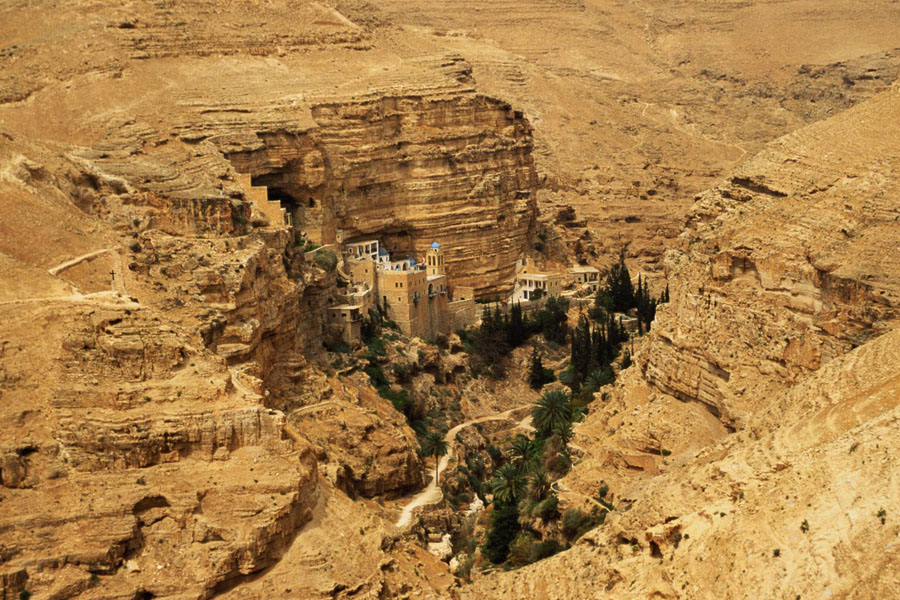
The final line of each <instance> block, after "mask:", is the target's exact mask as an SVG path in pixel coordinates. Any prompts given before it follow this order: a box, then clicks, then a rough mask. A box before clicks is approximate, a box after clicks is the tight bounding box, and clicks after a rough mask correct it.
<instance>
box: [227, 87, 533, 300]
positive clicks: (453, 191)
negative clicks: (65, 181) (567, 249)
mask: <svg viewBox="0 0 900 600" xmlns="http://www.w3.org/2000/svg"><path fill="white" fill-rule="evenodd" d="M311 116H312V119H313V120H314V121H315V124H316V125H315V127H313V128H310V129H308V130H305V131H303V132H302V133H294V134H290V133H288V132H286V131H281V132H266V131H261V132H259V133H257V134H256V135H255V136H253V137H252V139H251V140H250V141H249V143H248V144H247V145H249V146H250V148H249V149H247V150H243V149H241V142H242V140H241V139H236V138H234V137H229V136H227V135H226V136H222V137H217V138H216V139H215V141H216V142H217V143H220V144H223V148H224V149H225V150H226V151H227V156H228V158H229V159H230V160H231V162H232V164H233V165H234V166H235V168H236V169H237V170H238V171H239V172H242V173H250V174H251V175H253V179H254V182H255V183H257V184H261V185H266V186H268V187H269V190H270V193H272V194H275V195H277V196H279V197H282V198H285V201H284V203H285V205H286V206H289V207H292V210H293V213H294V215H295V224H296V226H297V228H298V229H300V230H302V231H305V232H306V233H307V234H308V235H309V237H310V239H311V240H313V241H314V242H317V243H333V242H334V241H335V240H336V236H340V237H341V239H343V240H347V241H351V240H360V239H367V238H372V237H374V238H378V239H381V240H382V241H383V242H384V244H385V245H386V246H387V248H388V249H389V250H391V251H392V252H394V253H397V254H398V255H400V256H403V255H404V254H409V255H413V256H417V257H418V256H421V255H424V253H425V250H426V249H427V248H428V246H429V245H430V244H431V243H432V242H434V241H437V242H439V243H440V244H441V245H442V246H443V247H444V248H446V249H447V269H448V273H449V275H450V277H451V278H452V280H453V282H454V283H455V284H458V285H470V286H473V287H475V288H476V290H477V293H478V294H479V295H481V296H487V295H491V294H494V293H498V292H499V291H500V290H505V289H507V288H508V287H509V285H510V282H511V281H512V278H513V277H514V275H515V271H514V269H515V261H516V260H517V259H518V257H519V256H520V255H521V254H522V252H524V251H525V250H526V249H527V248H528V246H529V243H530V240H531V238H532V237H533V235H534V226H535V221H536V216H537V211H536V201H535V192H536V188H537V179H536V175H535V169H534V163H533V161H532V157H531V151H532V133H531V127H530V125H529V124H528V122H527V121H526V120H525V119H524V118H523V117H522V115H521V113H517V112H516V111H514V110H513V109H512V107H510V106H509V105H508V104H506V103H504V102H501V101H498V100H495V99H493V98H488V97H484V96H480V95H475V94H470V93H467V92H462V93H459V94H456V95H446V94H443V95H435V94H426V95H416V96H395V97H378V98H369V99H355V98H354V99H350V100H348V101H346V102H330V103H327V104H317V105H314V106H312V107H311ZM244 143H247V142H244Z"/></svg>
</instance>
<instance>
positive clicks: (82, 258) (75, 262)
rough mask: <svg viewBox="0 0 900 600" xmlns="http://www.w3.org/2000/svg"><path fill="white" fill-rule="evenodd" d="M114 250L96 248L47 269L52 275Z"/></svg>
mask: <svg viewBox="0 0 900 600" xmlns="http://www.w3.org/2000/svg"><path fill="white" fill-rule="evenodd" d="M112 251H113V250H112V249H110V248H103V249H102V250H94V251H93V252H88V253H87V254H82V255H81V256H76V257H75V258H72V259H70V260H67V261H66V262H64V263H60V264H58V265H56V266H55V267H53V268H50V269H47V272H48V273H50V274H51V275H59V274H60V273H61V272H63V271H65V270H66V269H70V268H72V267H74V266H75V265H80V264H81V263H83V262H84V261H86V260H91V259H92V258H96V257H97V256H100V255H101V254H106V253H107V252H112Z"/></svg>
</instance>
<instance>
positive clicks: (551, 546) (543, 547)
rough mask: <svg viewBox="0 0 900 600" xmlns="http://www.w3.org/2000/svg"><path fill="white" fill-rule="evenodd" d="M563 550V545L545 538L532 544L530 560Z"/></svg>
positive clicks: (541, 558)
mask: <svg viewBox="0 0 900 600" xmlns="http://www.w3.org/2000/svg"><path fill="white" fill-rule="evenodd" d="M563 550H565V546H563V545H562V544H560V543H559V542H558V541H556V540H545V541H543V542H538V543H537V544H535V545H534V546H532V548H531V551H532V562H535V561H538V560H543V559H545V558H549V557H551V556H553V555H554V554H557V553H559V552H562V551H563Z"/></svg>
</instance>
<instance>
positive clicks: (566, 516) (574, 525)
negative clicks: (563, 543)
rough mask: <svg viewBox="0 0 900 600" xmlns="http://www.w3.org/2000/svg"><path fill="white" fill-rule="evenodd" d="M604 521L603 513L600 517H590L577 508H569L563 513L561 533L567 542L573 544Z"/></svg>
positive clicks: (604, 515) (604, 514)
mask: <svg viewBox="0 0 900 600" xmlns="http://www.w3.org/2000/svg"><path fill="white" fill-rule="evenodd" d="M605 520H606V513H605V512H604V513H601V514H600V515H591V514H588V513H584V512H582V511H580V510H578V509H577V508H570V509H568V510H566V512H565V513H563V517H562V533H563V535H564V536H566V539H567V540H568V541H569V542H574V541H575V540H577V539H578V538H580V537H581V536H582V535H584V534H585V533H586V532H587V531H588V530H590V529H592V528H593V527H595V526H597V525H600V524H601V523H602V522H603V521H605Z"/></svg>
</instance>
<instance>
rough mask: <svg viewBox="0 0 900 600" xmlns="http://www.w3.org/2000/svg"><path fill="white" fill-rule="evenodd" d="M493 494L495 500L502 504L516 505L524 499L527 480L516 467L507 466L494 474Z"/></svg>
mask: <svg viewBox="0 0 900 600" xmlns="http://www.w3.org/2000/svg"><path fill="white" fill-rule="evenodd" d="M491 492H492V493H493V494H494V500H495V501H496V502H500V503H501V504H515V503H516V501H517V500H518V499H519V498H521V497H522V494H524V493H525V478H524V477H522V474H521V473H520V472H519V470H518V469H517V468H516V465H511V464H506V465H503V466H502V467H500V468H499V469H497V470H496V471H495V472H494V479H493V481H491Z"/></svg>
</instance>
